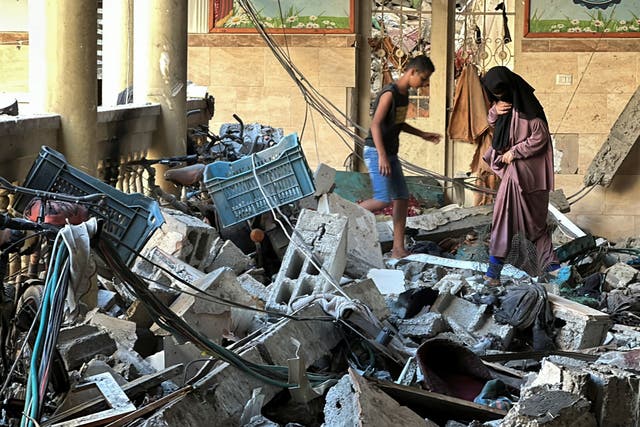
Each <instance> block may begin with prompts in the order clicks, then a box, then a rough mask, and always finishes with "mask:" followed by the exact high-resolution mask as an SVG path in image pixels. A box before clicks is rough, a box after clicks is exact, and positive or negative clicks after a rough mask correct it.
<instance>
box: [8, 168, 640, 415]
mask: <svg viewBox="0 0 640 427" xmlns="http://www.w3.org/2000/svg"><path fill="white" fill-rule="evenodd" d="M319 170H321V171H322V173H319V174H316V180H317V181H318V182H316V188H317V189H318V191H317V193H316V195H314V196H313V197H311V198H309V199H307V200H304V201H302V202H301V203H300V204H299V206H298V209H297V210H296V211H294V212H295V217H293V216H292V220H294V221H295V226H294V227H293V228H291V229H288V230H287V228H286V227H285V229H284V230H283V229H279V228H277V229H272V230H270V231H268V233H267V234H268V236H269V237H270V239H271V241H272V242H276V241H279V242H282V241H283V240H284V241H286V242H288V244H286V245H279V249H280V250H279V251H275V252H279V256H278V261H279V264H280V265H279V268H275V267H274V265H266V264H264V261H265V259H267V260H269V259H270V260H271V261H268V262H272V260H273V258H263V259H262V261H263V263H262V265H258V264H259V263H260V261H261V257H259V256H256V254H257V253H258V252H257V251H253V252H251V251H249V252H250V253H249V255H247V254H245V251H243V250H241V249H240V248H239V246H241V244H240V243H238V244H236V243H234V241H233V240H231V239H227V240H225V239H223V238H222V237H221V236H220V234H219V232H218V231H217V230H216V229H215V228H213V227H211V226H209V225H207V224H205V223H204V222H202V221H200V220H199V219H196V218H194V217H191V216H188V215H185V214H182V213H179V212H177V211H171V210H164V211H163V215H164V217H165V221H166V222H165V224H164V225H163V226H162V227H161V228H160V229H159V230H157V231H156V232H155V233H154V235H153V236H152V238H151V239H150V240H149V241H148V243H147V244H146V246H145V248H144V250H143V251H142V254H141V255H142V256H141V257H139V258H138V260H137V261H136V263H135V265H134V266H133V268H132V270H133V271H134V272H135V273H136V274H137V275H138V276H139V277H141V278H144V282H142V283H144V284H145V288H146V290H147V291H148V294H145V295H146V296H145V297H141V296H140V295H139V294H137V293H136V290H135V288H132V287H131V286H128V285H126V284H125V283H123V281H122V280H118V279H117V278H116V279H114V278H111V277H108V275H104V274H102V275H98V280H97V283H96V285H97V289H98V291H97V295H96V299H95V302H96V307H95V308H93V309H91V310H89V311H88V312H87V313H86V315H85V316H82V317H80V318H79V319H77V320H76V321H75V322H74V323H71V324H65V325H64V327H63V328H62V330H61V331H60V334H59V337H58V343H57V347H58V349H59V351H60V353H61V355H62V359H63V360H64V363H65V368H66V370H67V371H68V372H69V376H70V380H71V388H70V391H69V392H68V393H63V394H62V395H56V393H55V392H53V391H52V392H50V393H49V394H47V396H48V397H49V398H51V399H50V400H48V401H47V402H46V404H45V409H46V410H45V413H46V416H45V418H44V419H43V420H42V421H43V423H41V424H40V425H47V426H54V425H55V426H69V427H70V426H83V425H108V426H116V425H135V426H148V427H151V426H158V425H162V426H176V427H177V426H185V425H188V426H212V425H216V426H217V425H219V426H227V425H229V426H230V425H240V426H285V425H286V426H322V425H324V426H360V425H371V426H390V425H401V426H413V425H416V426H424V425H427V426H448V427H454V426H514V427H515V426H543V425H545V426H547V425H548V426H633V425H637V424H638V422H640V405H639V404H638V402H639V401H640V379H639V377H638V372H639V371H640V365H639V364H638V360H640V330H639V329H638V326H639V325H640V279H639V277H638V270H637V269H636V267H637V266H638V264H639V262H638V261H639V259H640V258H639V257H638V255H639V254H640V249H639V248H640V243H639V242H637V241H635V240H633V239H629V240H628V241H625V242H618V243H617V244H615V245H614V244H612V243H611V242H606V241H605V240H604V239H594V238H592V237H591V236H588V235H584V236H577V237H576V236H571V233H572V232H575V228H574V229H571V228H569V229H568V231H567V230H564V232H563V233H559V232H558V233H557V234H556V235H555V241H556V243H557V244H558V249H557V252H558V254H559V255H561V257H562V259H563V260H564V261H565V262H564V263H563V268H562V270H561V274H559V275H558V277H556V278H554V279H553V281H551V280H544V279H543V278H542V277H540V278H536V277H533V278H532V277H530V276H529V275H527V274H526V273H525V272H523V271H521V270H518V269H516V268H512V267H508V268H505V270H504V272H503V282H502V286H500V287H499V288H487V287H486V286H485V285H484V282H483V279H482V273H483V272H484V271H485V269H486V264H484V261H485V260H486V259H487V254H486V241H487V232H488V227H489V225H490V222H491V207H490V206H479V207H473V208H461V207H458V206H447V207H444V208H439V209H436V208H432V209H428V210H426V211H425V212H424V213H422V214H421V215H418V216H414V217H411V218H409V219H408V222H407V226H408V228H409V229H410V230H411V233H410V234H411V236H412V243H413V244H412V245H411V246H412V248H413V250H414V254H412V255H411V256H409V257H407V258H404V259H402V260H393V259H388V258H385V257H384V255H383V253H384V251H385V250H386V249H388V248H387V245H388V243H389V241H390V234H389V223H388V219H387V218H384V217H380V216H379V217H376V216H374V215H373V214H371V213H370V212H368V211H366V210H364V209H362V208H360V207H359V206H358V205H357V204H355V203H353V202H351V201H349V200H346V199H344V198H342V197H341V196H339V195H337V194H336V193H333V192H331V189H332V188H333V185H332V180H333V179H334V178H333V177H334V176H335V173H332V172H331V170H330V168H329V169H327V168H320V169H319ZM558 215H559V216H556V220H559V221H560V222H561V223H564V224H566V222H567V219H566V217H563V216H562V214H560V213H559V214H558ZM285 230H286V231H285ZM572 230H573V231H572ZM567 235H569V237H567ZM289 239H290V242H289ZM274 246H275V244H274ZM257 249H261V248H260V247H258V248H257ZM268 271H273V273H272V274H269V273H268ZM150 302H151V303H152V304H150ZM16 387H18V386H16ZM17 394H18V395H19V390H17ZM10 406H11V405H10V404H9V403H6V402H5V404H4V405H3V408H4V410H3V415H2V416H3V418H2V419H1V421H0V425H14V424H11V422H12V421H11V413H10V411H8V408H9V407H10Z"/></svg>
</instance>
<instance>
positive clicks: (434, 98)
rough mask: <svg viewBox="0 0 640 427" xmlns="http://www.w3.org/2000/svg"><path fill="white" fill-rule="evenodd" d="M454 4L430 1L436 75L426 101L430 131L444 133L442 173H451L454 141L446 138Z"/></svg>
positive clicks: (451, 97)
mask: <svg viewBox="0 0 640 427" xmlns="http://www.w3.org/2000/svg"><path fill="white" fill-rule="evenodd" d="M455 4H456V2H455V1H449V0H432V2H431V5H432V14H431V59H432V60H433V63H434V64H435V66H436V72H435V73H434V74H433V76H432V77H431V89H430V92H429V93H430V98H429V118H430V120H431V123H432V126H433V129H438V131H439V132H443V134H444V140H443V141H442V142H441V143H440V144H442V145H443V146H444V150H445V156H444V165H443V166H444V173H445V175H447V176H451V177H452V176H453V174H454V170H453V168H454V163H453V159H454V152H453V150H454V147H455V145H454V144H453V142H451V141H449V140H448V138H447V136H446V129H447V124H448V122H449V113H450V108H451V104H452V100H453V87H454V83H453V57H454V56H453V54H454V30H455V13H456V11H455Z"/></svg>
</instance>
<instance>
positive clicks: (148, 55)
mask: <svg viewBox="0 0 640 427" xmlns="http://www.w3.org/2000/svg"><path fill="white" fill-rule="evenodd" d="M134 49H135V52H136V56H135V61H134V70H133V71H134V72H133V99H134V102H136V103H144V102H154V103H158V104H160V106H161V107H162V114H161V115H160V118H159V123H158V131H157V132H156V135H155V137H154V141H153V144H152V146H151V149H150V150H149V151H150V153H149V157H164V156H174V155H181V154H185V153H186V138H187V118H186V106H187V97H186V93H187V92H186V80H187V2H186V1H184V0H136V1H135V2H134ZM158 176H162V175H161V174H158Z"/></svg>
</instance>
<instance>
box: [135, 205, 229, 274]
mask: <svg viewBox="0 0 640 427" xmlns="http://www.w3.org/2000/svg"><path fill="white" fill-rule="evenodd" d="M162 214H163V216H164V219H165V223H164V224H163V225H162V227H160V228H159V229H158V230H156V231H155V233H153V235H152V236H151V238H150V239H149V241H148V242H147V244H146V245H145V246H144V248H143V250H142V253H143V254H146V253H147V252H148V251H149V250H151V249H152V248H155V247H157V248H160V249H162V250H163V251H165V252H167V253H169V254H171V255H173V256H175V257H176V258H178V259H180V260H182V261H184V262H186V263H187V264H189V265H191V266H193V267H195V268H198V269H204V267H206V266H205V265H204V262H205V261H206V260H207V256H208V254H209V248H210V246H211V244H212V243H213V241H214V240H215V239H216V238H218V231H217V230H216V229H215V228H213V227H211V226H210V225H209V224H207V223H205V222H204V221H202V220H201V219H198V218H196V217H194V216H192V215H187V214H185V213H182V212H179V211H176V210H173V209H165V208H163V209H162ZM138 262H144V261H143V260H141V261H138Z"/></svg>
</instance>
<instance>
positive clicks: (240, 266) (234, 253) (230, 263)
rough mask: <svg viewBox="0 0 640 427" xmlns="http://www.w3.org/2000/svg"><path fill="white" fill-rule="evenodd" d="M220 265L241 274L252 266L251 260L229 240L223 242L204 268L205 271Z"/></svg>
mask: <svg viewBox="0 0 640 427" xmlns="http://www.w3.org/2000/svg"><path fill="white" fill-rule="evenodd" d="M220 267H229V268H230V269H232V270H233V272H234V273H236V274H242V273H244V272H245V271H247V270H249V269H250V268H251V267H253V260H252V259H251V257H249V256H248V255H245V253H244V252H242V251H241V250H240V248H238V247H237V246H236V245H235V244H234V243H233V242H232V241H231V240H227V241H225V242H224V243H223V245H222V247H221V248H220V250H219V251H218V252H217V255H216V257H215V258H214V259H213V261H212V262H211V264H209V265H207V266H206V267H205V268H204V271H205V272H206V273H209V272H211V271H213V270H217V269H218V268H220Z"/></svg>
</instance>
